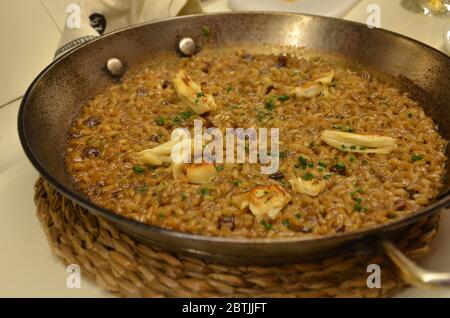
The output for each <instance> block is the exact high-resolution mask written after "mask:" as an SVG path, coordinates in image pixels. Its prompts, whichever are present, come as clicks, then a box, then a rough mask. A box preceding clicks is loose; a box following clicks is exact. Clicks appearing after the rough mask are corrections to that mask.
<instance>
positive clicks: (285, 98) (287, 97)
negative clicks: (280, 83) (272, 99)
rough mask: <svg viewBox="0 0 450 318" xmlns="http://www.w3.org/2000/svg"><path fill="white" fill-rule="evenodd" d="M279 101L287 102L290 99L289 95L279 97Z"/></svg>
mask: <svg viewBox="0 0 450 318" xmlns="http://www.w3.org/2000/svg"><path fill="white" fill-rule="evenodd" d="M277 99H278V100H279V101H280V102H284V101H287V100H288V99H289V95H287V94H283V95H280V96H278V97H277Z"/></svg>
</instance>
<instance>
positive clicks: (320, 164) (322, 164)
mask: <svg viewBox="0 0 450 318" xmlns="http://www.w3.org/2000/svg"><path fill="white" fill-rule="evenodd" d="M317 164H318V165H319V166H321V167H322V168H326V167H327V165H326V163H325V162H323V161H319V162H318V163H317Z"/></svg>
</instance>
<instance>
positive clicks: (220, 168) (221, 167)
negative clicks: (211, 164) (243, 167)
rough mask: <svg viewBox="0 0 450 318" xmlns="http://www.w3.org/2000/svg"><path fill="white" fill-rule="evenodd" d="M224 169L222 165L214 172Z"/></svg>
mask: <svg viewBox="0 0 450 318" xmlns="http://www.w3.org/2000/svg"><path fill="white" fill-rule="evenodd" d="M223 169H224V167H223V166H222V165H219V166H216V171H217V172H219V171H222V170H223Z"/></svg>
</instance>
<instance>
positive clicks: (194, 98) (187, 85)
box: [173, 70, 217, 115]
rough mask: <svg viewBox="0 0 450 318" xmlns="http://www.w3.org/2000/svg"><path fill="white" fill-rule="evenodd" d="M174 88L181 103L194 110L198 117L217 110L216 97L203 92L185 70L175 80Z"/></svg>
mask: <svg viewBox="0 0 450 318" xmlns="http://www.w3.org/2000/svg"><path fill="white" fill-rule="evenodd" d="M173 86H174V88H175V92H176V93H177V96H178V98H179V99H180V101H182V102H183V103H185V104H186V105H187V106H189V107H190V108H192V109H193V110H194V112H196V113H197V114H198V115H201V114H204V113H206V112H209V111H214V110H216V109H217V105H216V102H215V101H214V97H213V96H212V95H210V94H207V93H205V92H203V91H202V88H201V86H200V85H199V84H197V83H196V82H194V81H193V80H192V79H191V78H190V77H189V76H188V75H187V74H186V72H185V71H184V70H180V71H179V72H178V74H177V75H176V76H175V78H174V79H173Z"/></svg>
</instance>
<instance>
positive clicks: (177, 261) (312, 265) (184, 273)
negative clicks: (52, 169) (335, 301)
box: [35, 178, 438, 297]
mask: <svg viewBox="0 0 450 318" xmlns="http://www.w3.org/2000/svg"><path fill="white" fill-rule="evenodd" d="M35 203H36V206H37V216H38V218H39V220H40V221H41V223H42V226H43V228H44V230H45V233H46V235H47V238H48V241H49V243H50V247H51V248H52V250H53V252H54V254H56V255H57V256H58V257H60V258H61V259H62V260H63V262H64V263H66V264H78V265H79V266H80V268H81V273H82V275H84V277H88V278H90V279H92V280H94V281H95V282H97V284H98V285H100V286H101V287H103V288H104V289H106V290H108V291H110V292H112V293H113V294H115V295H118V296H132V297H134V296H136V297H140V296H142V297H382V296H387V295H391V294H393V293H394V292H397V291H399V290H400V289H402V288H403V287H404V286H405V285H404V283H403V282H402V281H401V280H400V279H399V278H398V275H396V273H395V272H394V270H393V268H392V266H391V265H390V263H389V261H388V260H387V259H386V258H385V257H383V256H382V255H379V253H377V252H375V251H374V252H372V253H370V252H369V253H365V254H363V255H359V254H358V255H356V254H352V253H350V252H349V253H347V254H345V255H340V256H338V257H333V258H329V259H325V260H322V261H314V262H303V263H300V264H295V265H285V266H230V265H223V264H215V263H209V262H205V261H201V260H198V259H193V258H189V257H184V256H176V255H171V254H168V253H165V252H162V251H160V250H158V249H156V248H153V247H151V246H148V245H145V244H142V243H138V242H136V241H135V240H134V239H133V238H131V237H129V236H128V235H126V234H124V233H121V232H120V231H119V230H117V229H116V228H115V227H114V226H113V225H111V224H110V223H109V222H107V221H105V220H104V219H102V218H100V217H96V216H94V215H92V214H90V213H88V212H86V210H85V209H83V208H81V207H79V206H78V205H76V204H75V203H73V202H71V201H70V200H69V199H66V198H65V197H64V196H62V195H60V194H59V193H58V192H56V191H55V190H54V189H53V188H51V187H50V186H49V184H48V183H47V182H46V181H45V180H44V179H42V178H39V179H38V180H37V182H36V185H35ZM437 227H438V217H437V216H435V217H431V218H429V219H427V220H424V221H421V222H420V223H418V224H415V225H413V226H412V227H411V229H410V230H409V231H408V233H407V235H405V236H404V238H403V239H402V240H401V241H400V242H396V245H397V246H398V247H399V248H401V249H402V251H403V252H404V253H405V254H406V255H407V256H409V257H410V258H412V259H413V260H418V259H420V258H422V257H423V256H425V255H426V254H427V252H428V250H429V244H430V243H431V241H432V240H433V238H434V236H435V234H436V231H437ZM368 264H378V265H380V267H381V288H380V289H369V288H368V287H367V284H366V280H367V276H368V275H369V274H368V273H366V268H367V265H368Z"/></svg>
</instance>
